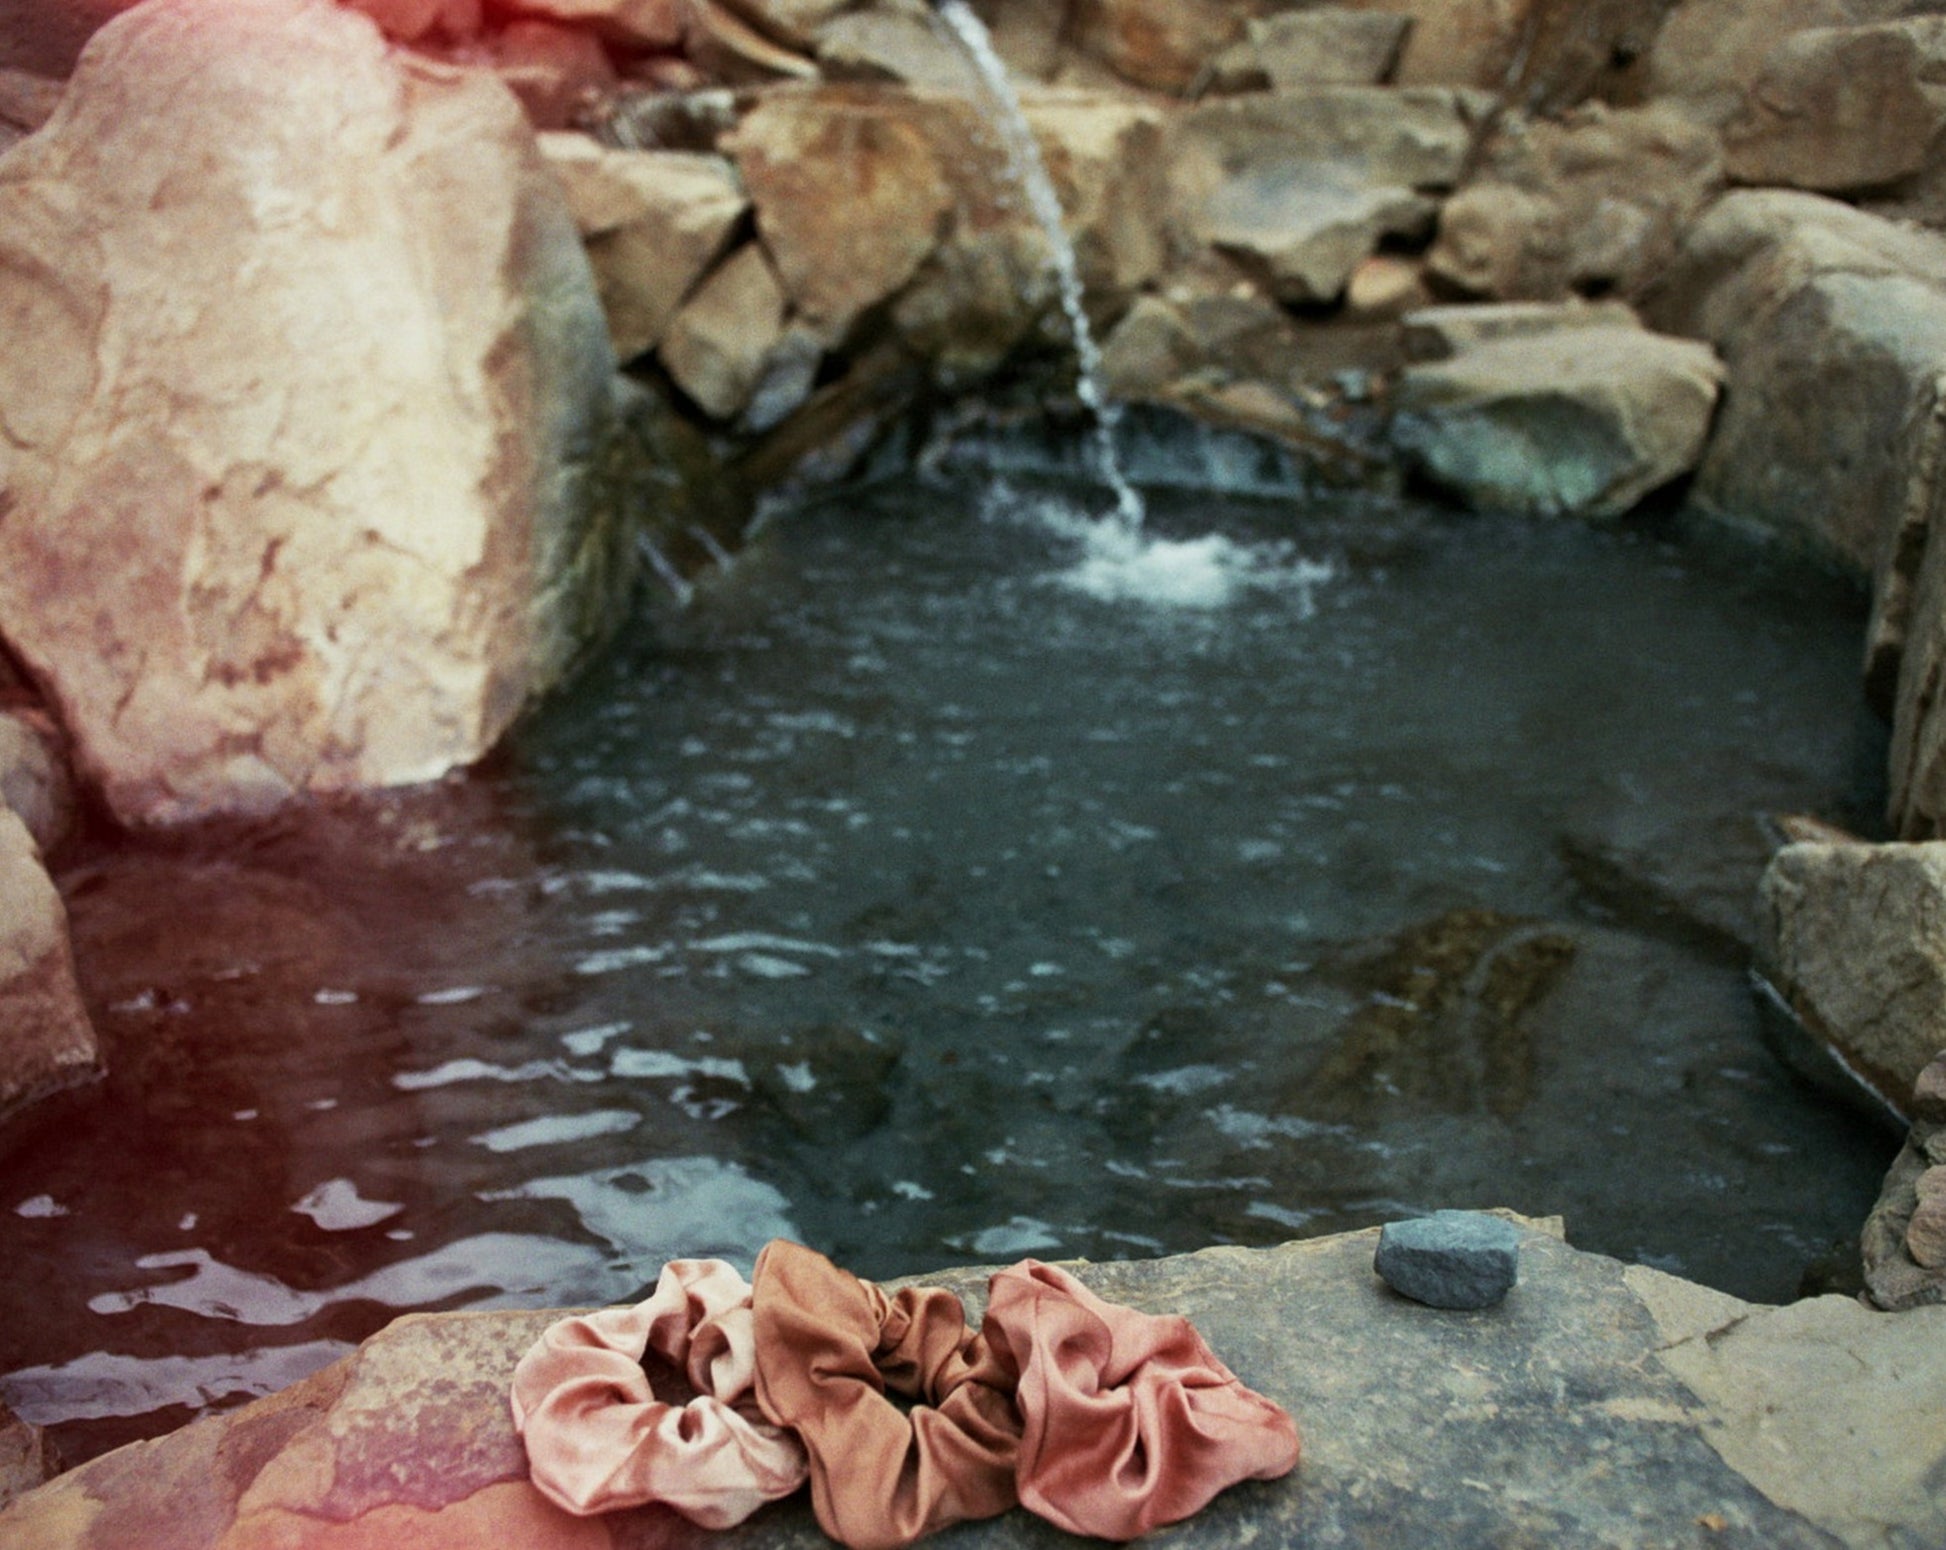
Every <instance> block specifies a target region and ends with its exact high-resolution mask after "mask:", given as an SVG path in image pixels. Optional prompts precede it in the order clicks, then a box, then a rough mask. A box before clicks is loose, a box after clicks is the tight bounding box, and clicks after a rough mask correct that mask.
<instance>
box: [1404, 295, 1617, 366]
mask: <svg viewBox="0 0 1946 1550" xmlns="http://www.w3.org/2000/svg"><path fill="white" fill-rule="evenodd" d="M1641 326H1642V321H1641V319H1640V318H1638V317H1637V316H1636V315H1635V313H1634V311H1633V310H1632V309H1631V308H1630V307H1629V306H1628V304H1627V303H1626V302H1619V301H1597V302H1587V301H1566V302H1544V301H1527V302H1521V301H1509V302H1498V303H1491V304H1473V305H1449V306H1441V307H1425V308H1422V309H1421V310H1419V311H1417V312H1414V313H1411V314H1410V315H1408V316H1407V317H1406V319H1405V324H1404V329H1403V334H1404V342H1405V352H1406V354H1407V356H1409V357H1410V358H1411V359H1413V360H1415V361H1443V360H1450V359H1452V357H1453V356H1455V355H1458V354H1460V353H1461V352H1462V351H1464V350H1471V349H1473V348H1475V347H1476V346H1478V345H1483V344H1492V343H1493V342H1494V341H1496V340H1500V339H1528V338H1532V337H1534V336H1535V335H1539V334H1552V333H1558V332H1560V331H1562V330H1565V329H1575V328H1640V327H1641Z"/></svg>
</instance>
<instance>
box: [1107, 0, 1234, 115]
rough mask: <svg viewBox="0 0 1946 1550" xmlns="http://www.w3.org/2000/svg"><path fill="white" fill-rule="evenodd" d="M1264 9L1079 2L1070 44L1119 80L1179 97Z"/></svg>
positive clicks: (1136, 0)
mask: <svg viewBox="0 0 1946 1550" xmlns="http://www.w3.org/2000/svg"><path fill="white" fill-rule="evenodd" d="M1269 9H1271V7H1270V6H1268V5H1265V4H1263V3H1261V0H1081V4H1080V5H1079V7H1078V9H1077V11H1076V13H1075V18H1074V22H1073V25H1074V28H1075V33H1076V40H1077V42H1076V46H1077V47H1078V48H1079V49H1080V50H1081V51H1082V52H1083V53H1085V54H1087V55H1088V56H1090V57H1091V58H1094V59H1098V60H1100V61H1101V62H1102V63H1103V64H1105V65H1106V66H1107V67H1108V68H1109V69H1110V70H1112V71H1114V72H1115V74H1117V75H1119V76H1120V77H1121V78H1122V79H1123V80H1125V81H1131V82H1133V83H1134V84H1135V85H1137V86H1147V87H1150V88H1153V89H1154V90H1156V91H1164V92H1174V93H1176V94H1178V95H1180V94H1182V93H1184V92H1187V91H1188V90H1189V89H1190V87H1191V86H1193V85H1194V84H1195V83H1196V81H1197V78H1198V77H1199V76H1201V75H1202V74H1203V72H1204V71H1205V70H1206V69H1207V68H1208V66H1209V65H1210V64H1211V62H1212V61H1214V60H1215V59H1216V57H1217V56H1218V55H1219V54H1221V53H1222V51H1223V50H1224V49H1225V48H1227V47H1228V46H1229V45H1230V44H1232V43H1234V42H1235V41H1236V40H1237V39H1238V38H1239V37H1241V36H1242V32H1243V24H1244V23H1245V21H1247V20H1248V19H1249V18H1250V17H1252V16H1254V15H1259V14H1261V13H1262V12H1264V11H1266V10H1269Z"/></svg>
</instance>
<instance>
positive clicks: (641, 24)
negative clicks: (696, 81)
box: [510, 0, 688, 49]
mask: <svg viewBox="0 0 1946 1550" xmlns="http://www.w3.org/2000/svg"><path fill="white" fill-rule="evenodd" d="M510 8H511V9H512V10H515V11H517V12H520V13H521V14H523V15H526V16H545V17H549V18H551V19H553V20H555V21H561V22H572V23H574V24H576V25H577V26H581V27H589V28H593V29H594V30H595V31H597V32H599V33H601V34H602V35H603V36H604V37H610V38H613V39H615V40H616V41H617V42H619V43H625V44H628V45H630V46H631V47H635V48H655V49H674V48H680V47H681V46H682V43H683V39H684V37H685V35H686V32H687V17H688V8H687V7H686V6H685V5H684V4H683V0H513V4H512V6H511V7H510Z"/></svg>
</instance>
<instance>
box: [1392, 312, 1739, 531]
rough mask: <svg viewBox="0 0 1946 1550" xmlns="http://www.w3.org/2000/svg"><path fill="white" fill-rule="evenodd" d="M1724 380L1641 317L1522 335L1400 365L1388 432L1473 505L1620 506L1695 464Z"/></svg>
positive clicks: (1566, 509)
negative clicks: (1631, 323) (1629, 324)
mask: <svg viewBox="0 0 1946 1550" xmlns="http://www.w3.org/2000/svg"><path fill="white" fill-rule="evenodd" d="M1721 381H1722V374H1721V368H1720V367H1719V366H1718V364H1717V361H1716V358H1715V356H1714V355H1713V354H1712V353H1711V352H1710V350H1709V349H1708V348H1707V347H1706V346H1703V345H1699V344H1696V343H1694V342H1693V341H1690V340H1683V339H1671V338H1668V337H1666V336H1662V335H1657V334H1651V333H1648V332H1646V331H1645V330H1642V329H1639V328H1616V327H1602V326H1597V327H1592V328H1587V327H1581V328H1567V329H1556V330H1553V331H1550V332H1546V333H1538V334H1525V335H1519V334H1517V335H1513V336H1510V337H1505V338H1501V339H1495V340H1492V341H1490V342H1487V343H1483V344H1479V345H1476V346H1474V347H1473V348H1471V349H1466V350H1462V351H1460V352H1459V353H1458V354H1457V355H1455V356H1453V357H1452V358H1451V359H1450V360H1445V361H1436V362H1432V363H1429V364H1422V365H1415V366H1411V367H1408V368H1407V369H1406V371H1405V372H1404V374H1403V375H1402V376H1401V377H1400V379H1399V384H1398V389H1397V393H1396V396H1395V399H1394V404H1395V409H1396V413H1395V415H1394V420H1393V429H1392V438H1393V441H1394V443H1395V445H1397V446H1398V447H1399V448H1400V449H1401V451H1403V452H1404V453H1405V454H1406V455H1407V456H1408V457H1410V458H1412V459H1413V460H1414V461H1415V462H1416V463H1417V464H1418V465H1419V466H1420V467H1421V468H1422V469H1423V470H1424V471H1425V472H1426V474H1427V475H1428V476H1429V477H1431V478H1432V479H1434V480H1435V481H1437V482H1438V483H1439V484H1441V485H1443V486H1445V487H1447V488H1449V489H1451V490H1453V491H1454V492H1455V493H1457V494H1459V495H1460V496H1461V497H1462V498H1463V499H1464V500H1465V501H1466V502H1467V503H1468V504H1469V505H1472V506H1474V507H1477V508H1480V509H1483V510H1495V509H1497V510H1510V511H1518V512H1525V513H1530V514H1533V515H1537V516H1559V515H1577V516H1586V517H1597V518H1599V517H1614V516H1620V515H1621V514H1622V513H1623V512H1625V511H1628V510H1629V509H1630V508H1632V507H1633V506H1635V505H1636V504H1637V503H1638V502H1640V501H1641V499H1642V498H1643V497H1644V496H1646V495H1648V494H1649V493H1650V492H1651V491H1653V490H1656V489H1659V488H1660V487H1661V486H1663V485H1665V484H1667V483H1669V482H1670V481H1671V480H1673V479H1675V478H1678V477H1679V476H1681V475H1682V474H1685V473H1687V472H1688V471H1689V470H1690V469H1692V468H1694V467H1695V466H1696V460H1697V458H1698V457H1699V456H1700V455H1701V453H1702V450H1703V441H1704V437H1705V436H1706V435H1707V434H1708V431H1709V424H1710V415H1711V412H1712V411H1713V409H1714V408H1715V405H1716V396H1717V391H1718V388H1719V385H1720V383H1721Z"/></svg>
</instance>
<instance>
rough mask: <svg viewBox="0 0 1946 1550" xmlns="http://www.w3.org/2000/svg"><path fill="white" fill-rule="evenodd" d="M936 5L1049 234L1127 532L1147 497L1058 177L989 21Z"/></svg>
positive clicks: (1102, 457)
mask: <svg viewBox="0 0 1946 1550" xmlns="http://www.w3.org/2000/svg"><path fill="white" fill-rule="evenodd" d="M935 9H936V10H937V12H938V14H939V18H940V20H941V21H943V22H945V24H946V25H947V26H948V27H949V28H951V29H952V32H953V35H954V36H955V37H956V38H957V39H958V40H959V42H960V44H961V46H962V47H964V48H965V50H966V52H967V55H968V57H969V58H970V59H971V60H972V61H973V65H974V68H975V69H976V70H977V71H978V72H979V76H980V80H981V82H982V84H983V85H984V86H985V88H986V93H987V96H988V98H989V99H990V102H991V106H992V109H993V118H994V122H995V123H996V124H997V125H998V127H999V129H1000V133H1001V137H1002V139H1003V141H1004V142H1005V145H1006V149H1007V162H1008V168H1009V170H1010V171H1011V172H1012V174H1013V176H1014V179H1015V181H1017V182H1018V183H1019V184H1020V186H1021V188H1022V189H1023V190H1024V191H1025V193H1026V195H1027V202H1028V205H1029V207H1030V208H1031V209H1032V210H1033V213H1034V219H1035V220H1036V221H1037V222H1038V223H1039V225H1040V228H1041V231H1042V233H1043V234H1044V235H1045V236H1046V238H1047V249H1048V262H1049V266H1050V267H1051V268H1052V269H1053V271H1054V279H1055V283H1056V285H1057V288H1058V289H1059V292H1060V297H1061V310H1062V311H1063V312H1064V313H1066V314H1067V320H1068V332H1069V335H1070V337H1071V338H1072V339H1073V341H1074V354H1075V362H1076V378H1075V391H1076V393H1077V394H1078V395H1079V396H1080V399H1081V402H1082V405H1083V407H1085V408H1086V409H1087V410H1088V412H1089V414H1090V416H1092V418H1093V421H1094V442H1095V464H1096V467H1097V469H1098V470H1099V472H1100V475H1101V480H1102V482H1103V483H1104V484H1106V485H1107V486H1108V488H1109V489H1110V490H1111V491H1113V492H1114V496H1115V513H1116V516H1117V518H1118V519H1119V521H1120V522H1121V525H1122V527H1123V528H1124V529H1125V530H1126V531H1127V532H1128V533H1129V534H1131V535H1132V534H1134V533H1136V532H1139V531H1140V529H1141V527H1142V521H1143V516H1144V512H1143V509H1142V497H1141V496H1140V495H1139V494H1137V493H1136V490H1135V487H1134V486H1133V485H1132V484H1130V483H1129V482H1128V476H1127V475H1126V474H1124V473H1123V472H1122V463H1121V458H1120V457H1119V456H1118V455H1117V453H1116V451H1115V424H1116V421H1117V419H1118V418H1119V411H1118V408H1117V406H1116V405H1114V404H1112V403H1110V402H1109V400H1108V397H1107V395H1106V394H1105V393H1103V392H1102V387H1101V351H1100V350H1099V349H1098V348H1097V347H1096V345H1095V336H1094V330H1093V329H1091V328H1090V327H1089V326H1088V314H1087V311H1086V309H1085V307H1084V306H1083V300H1084V298H1083V294H1082V289H1081V268H1080V265H1079V264H1078V263H1077V262H1076V260H1075V254H1074V244H1073V243H1072V242H1070V241H1069V240H1068V233H1067V228H1066V226H1065V225H1063V224H1062V219H1061V202H1060V199H1059V198H1058V197H1057V196H1056V194H1055V192H1054V181H1053V179H1052V178H1050V177H1049V176H1048V174H1047V163H1046V162H1045V161H1044V160H1042V158H1041V148H1040V145H1039V143H1038V142H1037V141H1036V140H1035V139H1034V132H1033V130H1032V129H1031V128H1030V127H1029V126H1028V123H1027V114H1026V111H1025V110H1024V109H1023V108H1022V106H1021V102H1020V94H1019V93H1018V92H1017V91H1015V90H1014V84H1013V80H1012V78H1011V77H1010V76H1009V75H1008V74H1007V67H1006V65H1005V64H1004V63H1002V62H1001V59H1000V56H999V54H998V53H996V52H995V50H994V47H993V37H992V35H991V34H990V33H989V32H988V31H987V29H986V24H985V23H983V22H982V21H981V20H980V18H979V17H978V16H976V15H974V13H973V9H972V7H970V6H969V5H967V4H966V0H937V3H936V6H935Z"/></svg>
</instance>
